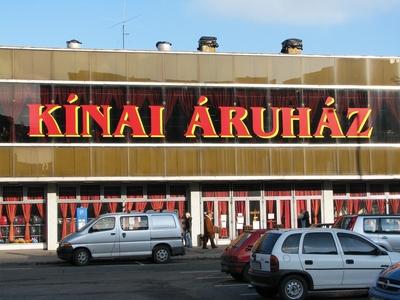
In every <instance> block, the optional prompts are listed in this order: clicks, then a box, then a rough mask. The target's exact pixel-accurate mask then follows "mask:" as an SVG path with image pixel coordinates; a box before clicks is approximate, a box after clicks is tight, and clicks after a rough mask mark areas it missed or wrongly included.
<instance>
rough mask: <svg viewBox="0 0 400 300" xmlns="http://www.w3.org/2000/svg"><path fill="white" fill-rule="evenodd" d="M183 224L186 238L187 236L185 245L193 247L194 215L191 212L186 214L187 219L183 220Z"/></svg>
mask: <svg viewBox="0 0 400 300" xmlns="http://www.w3.org/2000/svg"><path fill="white" fill-rule="evenodd" d="M183 226H184V228H185V231H184V238H185V247H188V248H192V217H191V216H190V212H187V213H186V214H185V219H184V220H183Z"/></svg>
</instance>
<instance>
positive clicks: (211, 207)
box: [206, 201, 214, 212]
mask: <svg viewBox="0 0 400 300" xmlns="http://www.w3.org/2000/svg"><path fill="white" fill-rule="evenodd" d="M206 209H207V211H206V212H214V201H206Z"/></svg>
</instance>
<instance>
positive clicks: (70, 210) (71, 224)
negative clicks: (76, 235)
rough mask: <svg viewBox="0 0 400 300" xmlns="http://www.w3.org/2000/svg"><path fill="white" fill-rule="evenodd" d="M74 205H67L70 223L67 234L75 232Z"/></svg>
mask: <svg viewBox="0 0 400 300" xmlns="http://www.w3.org/2000/svg"><path fill="white" fill-rule="evenodd" d="M76 205H77V204H76V203H70V204H69V214H70V215H71V222H70V223H69V232H75V230H76V228H75V227H76V226H75V224H76V219H75V213H76Z"/></svg>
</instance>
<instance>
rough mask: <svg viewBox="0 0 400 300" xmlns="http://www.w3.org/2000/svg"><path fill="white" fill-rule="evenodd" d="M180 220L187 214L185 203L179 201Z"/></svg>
mask: <svg viewBox="0 0 400 300" xmlns="http://www.w3.org/2000/svg"><path fill="white" fill-rule="evenodd" d="M178 210H179V218H181V219H182V218H183V216H184V214H185V201H178Z"/></svg>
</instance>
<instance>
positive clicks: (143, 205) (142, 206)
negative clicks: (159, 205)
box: [136, 202, 147, 212]
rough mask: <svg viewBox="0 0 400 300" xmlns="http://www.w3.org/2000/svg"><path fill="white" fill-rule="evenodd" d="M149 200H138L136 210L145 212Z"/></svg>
mask: <svg viewBox="0 0 400 300" xmlns="http://www.w3.org/2000/svg"><path fill="white" fill-rule="evenodd" d="M146 205H147V202H136V211H140V212H144V210H145V209H146Z"/></svg>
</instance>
